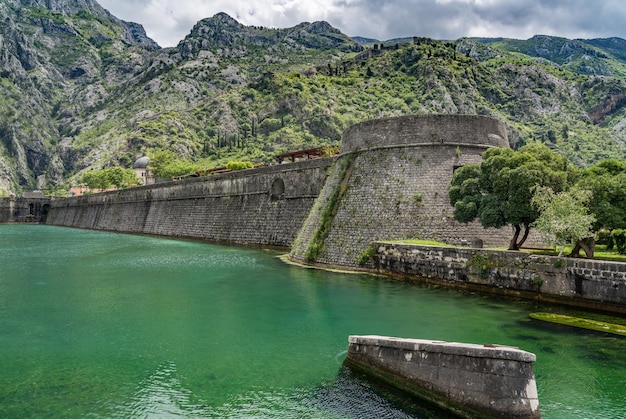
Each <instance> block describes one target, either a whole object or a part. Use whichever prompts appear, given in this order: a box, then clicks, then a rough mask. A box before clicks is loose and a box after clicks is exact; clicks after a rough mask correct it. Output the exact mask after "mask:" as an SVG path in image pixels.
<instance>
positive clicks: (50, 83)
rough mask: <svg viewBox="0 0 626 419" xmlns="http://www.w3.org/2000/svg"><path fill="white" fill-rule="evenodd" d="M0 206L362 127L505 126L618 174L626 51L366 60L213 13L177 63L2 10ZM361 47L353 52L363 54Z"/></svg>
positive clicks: (476, 46) (107, 21) (27, 4)
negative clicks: (483, 121)
mask: <svg viewBox="0 0 626 419" xmlns="http://www.w3.org/2000/svg"><path fill="white" fill-rule="evenodd" d="M0 16H1V17H2V19H3V22H4V24H3V25H2V27H0V193H2V192H3V191H14V192H19V191H21V190H29V189H33V188H35V187H44V188H46V189H47V190H54V189H56V188H66V187H67V186H68V185H69V184H70V183H72V182H76V181H77V180H78V179H79V178H80V176H81V174H82V173H84V172H85V171H86V170H90V169H98V168H102V167H108V166H112V165H122V166H125V167H129V166H130V165H131V164H132V161H133V160H134V159H135V158H137V157H139V156H141V155H143V154H146V153H150V152H151V151H154V150H158V149H169V150H173V151H175V152H176V153H177V155H179V156H180V157H181V158H184V159H189V160H193V161H195V162H197V163H198V164H199V165H200V166H202V167H212V166H217V165H221V164H224V163H225V162H227V161H229V160H253V161H256V162H268V161H271V160H272V156H273V155H274V154H277V153H281V152H286V151H290V150H298V149H302V148H311V147H315V146H321V145H333V144H338V142H339V141H340V138H341V133H342V132H343V131H344V130H345V129H346V128H347V127H349V126H350V125H352V124H354V123H356V122H360V121H362V120H365V119H370V118H378V117H384V116H391V115H403V114H414V113H470V114H485V115H492V116H495V117H498V118H501V119H502V120H504V121H505V122H506V123H507V125H508V126H509V127H510V128H509V131H510V132H509V133H510V140H511V142H512V144H513V145H520V144H524V143H527V142H532V141H542V142H546V143H547V144H549V145H550V146H551V147H553V148H555V149H557V150H559V151H560V152H562V153H564V154H566V155H567V156H568V157H569V158H570V159H571V160H572V161H573V162H575V163H576V164H579V165H581V166H583V165H587V164H590V163H592V162H594V161H597V160H599V159H603V158H607V157H617V158H622V159H623V158H626V153H625V151H624V150H625V146H624V141H625V140H626V108H625V106H624V105H625V104H626V78H625V76H624V75H625V74H626V71H624V68H626V67H625V66H626V61H625V57H626V46H625V44H626V41H624V40H621V39H607V40H585V41H582V40H573V41H572V40H565V39H562V38H554V37H540V36H538V37H535V38H531V39H530V40H527V41H516V40H503V39H469V38H463V39H460V40H458V41H455V42H438V41H434V40H428V39H422V38H417V39H415V40H413V39H411V40H409V42H408V43H404V44H402V43H399V42H396V43H392V44H390V45H385V46H384V47H381V46H379V45H374V46H371V45H370V46H367V47H364V46H362V45H361V44H359V43H357V42H356V41H354V40H353V39H351V38H349V37H347V36H346V35H344V34H342V33H341V32H340V31H339V30H337V29H336V28H333V27H332V26H330V25H329V24H328V23H326V22H313V23H301V24H299V25H297V26H295V27H293V28H285V29H268V28H263V27H248V26H244V25H241V24H240V23H238V22H237V21H236V20H234V19H232V18H231V17H230V16H228V15H226V14H223V13H220V14H217V15H215V16H213V17H211V18H207V19H203V20H201V21H200V22H198V23H197V24H196V25H195V26H194V28H193V29H192V30H191V32H190V33H189V35H188V36H187V37H186V38H185V39H183V40H182V41H181V42H180V43H179V44H178V45H177V46H176V47H174V48H160V47H159V46H158V45H156V43H154V41H152V40H150V39H149V38H148V37H147V36H146V34H145V32H144V30H143V28H142V27H141V26H140V25H137V24H133V23H128V22H123V21H121V20H119V19H117V18H115V17H114V16H112V15H111V14H110V13H108V12H107V11H106V10H104V9H103V8H102V7H100V6H99V5H98V3H97V2H95V1H93V0H47V1H43V0H0ZM363 39H364V38H360V39H359V40H361V41H362V40H363Z"/></svg>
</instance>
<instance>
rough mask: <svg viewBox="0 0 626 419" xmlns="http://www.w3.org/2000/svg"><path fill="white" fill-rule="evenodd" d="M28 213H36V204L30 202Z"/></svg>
mask: <svg viewBox="0 0 626 419" xmlns="http://www.w3.org/2000/svg"><path fill="white" fill-rule="evenodd" d="M28 214H29V215H35V204H32V203H31V204H28Z"/></svg>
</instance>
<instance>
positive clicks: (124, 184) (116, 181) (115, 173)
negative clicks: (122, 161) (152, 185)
mask: <svg viewBox="0 0 626 419" xmlns="http://www.w3.org/2000/svg"><path fill="white" fill-rule="evenodd" d="M104 172H105V176H106V177H107V179H108V181H109V183H110V185H111V186H113V187H115V188H128V187H129V186H135V185H139V184H140V181H139V178H137V174H136V173H135V171H134V170H133V169H124V168H121V167H111V168H109V169H105V170H104Z"/></svg>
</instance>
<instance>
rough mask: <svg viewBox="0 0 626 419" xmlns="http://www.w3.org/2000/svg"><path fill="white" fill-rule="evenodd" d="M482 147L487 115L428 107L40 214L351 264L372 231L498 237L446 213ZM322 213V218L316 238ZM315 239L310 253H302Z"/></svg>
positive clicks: (500, 141) (500, 136) (491, 123)
mask: <svg viewBox="0 0 626 419" xmlns="http://www.w3.org/2000/svg"><path fill="white" fill-rule="evenodd" d="M489 147H508V142H507V140H506V128H505V126H504V124H502V123H501V122H499V121H497V120H495V119H493V118H488V117H482V116H467V115H435V116H433V115H430V116H409V117H396V118H387V119H381V120H374V121H367V122H364V123H361V124H358V125H355V126H353V127H352V128H350V129H348V130H347V131H346V133H345V135H344V138H343V144H342V150H341V154H340V156H339V157H337V158H326V159H316V160H308V161H301V162H296V163H292V164H283V165H276V166H269V167H263V168H258V169H251V170H245V171H240V172H230V173H226V174H221V175H213V176H208V177H201V178H191V179H187V180H182V181H176V182H167V183H163V184H156V185H149V186H143V187H138V188H130V189H125V190H120V191H113V192H106V193H99V194H93V195H86V196H81V197H72V198H65V199H57V200H54V201H52V203H51V207H50V212H49V214H48V217H47V221H46V222H47V223H48V224H52V225H59V226H69V227H78V228H88V229H98V230H109V231H121V232H130V233H144V234H156V235H165V236H176V237H191V238H201V239H207V240H212V241H220V242H227V243H240V244H255V245H272V246H284V247H290V246H291V247H292V248H293V251H292V257H293V258H294V259H296V260H302V261H307V262H317V263H323V264H331V265H341V266H352V267H354V266H357V262H358V257H359V254H361V253H362V252H363V251H364V249H367V247H368V246H369V243H370V242H372V241H374V240H379V239H393V238H409V237H412V238H414V237H421V238H433V239H439V240H443V241H447V242H451V243H456V242H460V241H461V240H470V239H472V238H474V237H479V238H481V239H483V241H484V242H485V243H486V244H490V245H491V244H505V243H506V241H507V239H508V231H507V232H504V234H503V232H502V231H499V230H485V229H483V228H482V227H481V226H480V225H479V224H477V223H475V224H469V225H466V224H460V223H457V222H456V221H454V220H453V219H452V207H451V206H450V204H449V203H448V194H447V187H448V183H449V180H450V178H451V177H452V173H453V171H454V169H455V168H456V167H460V166H462V165H464V164H467V163H475V162H480V159H481V154H482V152H484V151H485V150H486V149H487V148H489ZM333 194H335V195H337V196H336V197H335V198H336V199H335V200H334V204H333V205H332V207H329V199H330V198H331V197H332V195H333ZM329 209H330V213H329V214H328V215H326V216H325V217H324V216H323V215H324V211H325V210H326V211H327V210H329ZM327 212H328V211H327ZM322 221H324V222H325V223H326V224H327V225H328V226H329V227H330V228H329V231H328V234H327V235H326V237H323V238H320V235H319V234H317V233H318V232H319V230H320V228H321V226H322V224H323V223H322ZM299 231H301V232H300V235H299V238H298V239H297V240H296V236H297V235H298V232H299ZM316 235H317V237H316ZM316 245H317V246H320V247H321V248H322V251H320V252H318V253H317V255H316V257H314V258H307V257H306V255H307V253H310V252H309V248H310V247H311V246H316Z"/></svg>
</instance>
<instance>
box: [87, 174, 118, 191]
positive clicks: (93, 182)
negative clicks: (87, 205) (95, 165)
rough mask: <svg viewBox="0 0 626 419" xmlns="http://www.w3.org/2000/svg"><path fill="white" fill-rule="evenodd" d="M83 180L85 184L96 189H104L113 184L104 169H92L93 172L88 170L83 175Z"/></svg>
mask: <svg viewBox="0 0 626 419" xmlns="http://www.w3.org/2000/svg"><path fill="white" fill-rule="evenodd" d="M82 181H83V183H84V184H85V186H87V187H88V188H89V189H94V190H95V189H98V190H100V191H103V190H105V189H108V188H110V187H111V186H112V185H111V183H110V182H109V178H108V177H107V175H106V172H105V171H104V170H92V171H91V172H87V173H85V174H84V175H83V178H82Z"/></svg>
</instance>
